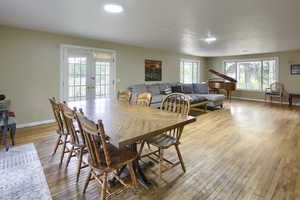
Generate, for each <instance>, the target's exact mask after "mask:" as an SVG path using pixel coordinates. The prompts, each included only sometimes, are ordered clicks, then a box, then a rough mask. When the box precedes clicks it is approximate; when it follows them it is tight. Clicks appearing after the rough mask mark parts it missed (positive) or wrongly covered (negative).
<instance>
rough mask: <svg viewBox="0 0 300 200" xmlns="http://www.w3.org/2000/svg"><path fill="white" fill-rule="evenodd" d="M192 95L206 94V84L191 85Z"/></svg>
mask: <svg viewBox="0 0 300 200" xmlns="http://www.w3.org/2000/svg"><path fill="white" fill-rule="evenodd" d="M193 90H194V93H197V94H208V84H207V83H193Z"/></svg>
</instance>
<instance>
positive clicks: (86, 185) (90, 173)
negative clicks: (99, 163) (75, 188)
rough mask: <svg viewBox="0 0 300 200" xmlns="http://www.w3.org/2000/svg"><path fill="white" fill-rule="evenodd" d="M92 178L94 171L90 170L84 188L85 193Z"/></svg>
mask: <svg viewBox="0 0 300 200" xmlns="http://www.w3.org/2000/svg"><path fill="white" fill-rule="evenodd" d="M91 178H92V169H91V168H90V169H89V173H88V175H87V177H86V180H85V184H84V187H83V193H85V192H86V189H87V187H88V185H89V183H90V180H91Z"/></svg>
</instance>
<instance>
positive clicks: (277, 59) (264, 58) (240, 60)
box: [223, 56, 280, 92]
mask: <svg viewBox="0 0 300 200" xmlns="http://www.w3.org/2000/svg"><path fill="white" fill-rule="evenodd" d="M263 60H275V61H276V66H277V67H276V72H275V77H276V80H277V81H279V64H280V63H279V57H277V56H275V57H261V58H249V59H247V58H244V59H228V60H223V74H225V63H226V62H247V61H248V62H249V61H263ZM236 79H237V77H236ZM237 90H238V91H249V92H264V91H263V90H252V89H237Z"/></svg>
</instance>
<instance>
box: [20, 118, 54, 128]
mask: <svg viewBox="0 0 300 200" xmlns="http://www.w3.org/2000/svg"><path fill="white" fill-rule="evenodd" d="M53 122H55V120H54V119H50V120H45V121H37V122H30V123H26V124H17V128H25V127H32V126H38V125H42V124H49V123H53Z"/></svg>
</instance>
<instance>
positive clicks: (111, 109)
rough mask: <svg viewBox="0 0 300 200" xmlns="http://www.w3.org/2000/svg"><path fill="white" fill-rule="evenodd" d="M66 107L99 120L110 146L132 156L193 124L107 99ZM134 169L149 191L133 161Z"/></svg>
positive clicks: (145, 179)
mask: <svg viewBox="0 0 300 200" xmlns="http://www.w3.org/2000/svg"><path fill="white" fill-rule="evenodd" d="M68 106H69V107H71V108H72V107H76V108H77V109H79V108H82V109H83V112H84V114H85V115H86V116H87V117H88V118H89V119H91V120H93V121H95V122H97V121H98V120H102V121H103V124H104V129H105V133H106V134H107V135H108V136H109V137H110V141H111V143H112V144H113V145H114V146H116V147H118V148H123V147H130V149H131V150H132V151H134V152H138V149H137V144H138V143H139V142H140V141H143V140H145V139H148V138H151V137H153V136H156V135H159V134H162V133H164V132H166V131H168V130H171V129H174V128H178V127H182V126H185V125H187V124H189V123H192V122H194V121H196V118H195V117H192V116H182V115H179V114H176V113H171V112H166V111H162V110H159V109H157V108H151V107H145V106H142V105H136V104H129V103H122V102H118V101H116V100H115V99H109V98H103V99H96V100H84V101H76V102H69V103H68ZM124 167H125V166H124ZM133 167H134V170H135V172H136V176H137V179H138V181H139V182H140V183H141V184H143V185H144V186H145V187H147V188H148V187H150V186H151V182H150V181H149V180H148V179H147V178H146V176H145V175H144V173H143V171H142V167H141V165H140V163H139V161H138V160H135V161H134V163H133ZM121 171H122V170H121ZM120 173H121V172H120Z"/></svg>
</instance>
